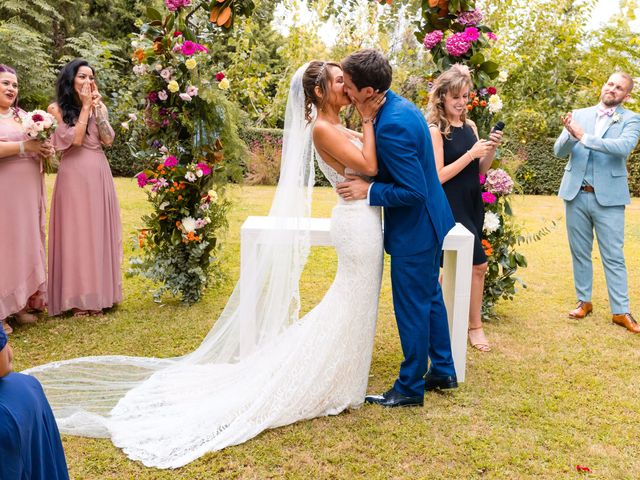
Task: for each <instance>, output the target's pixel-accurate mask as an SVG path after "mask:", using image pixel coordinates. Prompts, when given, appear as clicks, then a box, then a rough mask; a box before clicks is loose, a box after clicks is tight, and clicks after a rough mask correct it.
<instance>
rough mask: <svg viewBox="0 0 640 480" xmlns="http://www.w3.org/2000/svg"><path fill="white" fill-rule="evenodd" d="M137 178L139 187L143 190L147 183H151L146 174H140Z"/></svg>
mask: <svg viewBox="0 0 640 480" xmlns="http://www.w3.org/2000/svg"><path fill="white" fill-rule="evenodd" d="M136 178H137V179H138V186H139V187H140V188H143V187H144V186H145V185H146V184H147V183H149V178H148V177H147V174H146V173H144V172H140V173H139V174H137V175H136Z"/></svg>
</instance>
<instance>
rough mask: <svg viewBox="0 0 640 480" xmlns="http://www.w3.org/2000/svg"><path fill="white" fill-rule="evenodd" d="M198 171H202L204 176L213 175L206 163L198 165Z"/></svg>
mask: <svg viewBox="0 0 640 480" xmlns="http://www.w3.org/2000/svg"><path fill="white" fill-rule="evenodd" d="M196 170H201V171H202V174H203V175H209V174H210V173H211V167H210V166H209V165H207V164H206V163H199V164H197V165H196Z"/></svg>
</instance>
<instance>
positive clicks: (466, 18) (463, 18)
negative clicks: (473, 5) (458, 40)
mask: <svg viewBox="0 0 640 480" xmlns="http://www.w3.org/2000/svg"><path fill="white" fill-rule="evenodd" d="M481 21H482V12H481V11H480V10H471V11H470V12H462V13H461V14H460V15H458V18H456V22H458V23H459V24H460V25H465V26H468V25H478V24H479V23H480V22H481Z"/></svg>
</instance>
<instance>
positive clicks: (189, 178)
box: [184, 172, 196, 182]
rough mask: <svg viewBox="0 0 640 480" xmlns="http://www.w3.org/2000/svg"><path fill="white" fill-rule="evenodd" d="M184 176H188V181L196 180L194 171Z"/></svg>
mask: <svg viewBox="0 0 640 480" xmlns="http://www.w3.org/2000/svg"><path fill="white" fill-rule="evenodd" d="M184 178H186V179H187V181H188V182H195V181H196V174H195V173H193V172H187V173H186V174H185V176H184Z"/></svg>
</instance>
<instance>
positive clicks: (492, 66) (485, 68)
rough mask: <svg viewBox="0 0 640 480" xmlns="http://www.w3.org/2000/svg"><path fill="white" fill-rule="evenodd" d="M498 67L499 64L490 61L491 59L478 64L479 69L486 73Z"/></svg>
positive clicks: (495, 70)
mask: <svg viewBox="0 0 640 480" xmlns="http://www.w3.org/2000/svg"><path fill="white" fill-rule="evenodd" d="M499 68H500V66H499V65H498V64H497V63H496V62H492V61H491V60H489V61H487V62H484V63H483V64H482V65H481V66H480V69H481V70H482V71H484V72H487V73H491V72H497V71H498V69H499Z"/></svg>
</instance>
